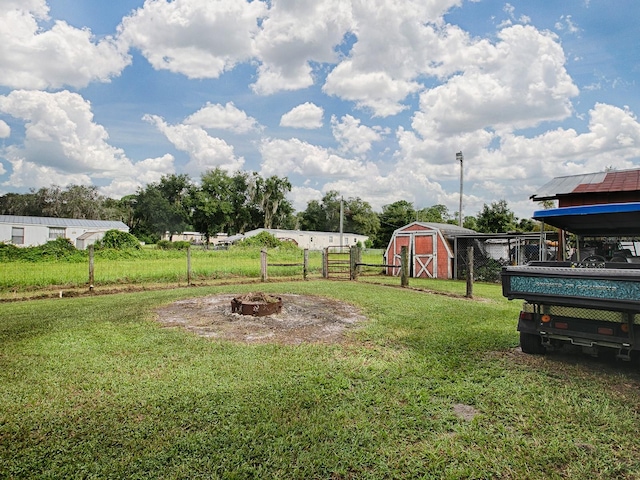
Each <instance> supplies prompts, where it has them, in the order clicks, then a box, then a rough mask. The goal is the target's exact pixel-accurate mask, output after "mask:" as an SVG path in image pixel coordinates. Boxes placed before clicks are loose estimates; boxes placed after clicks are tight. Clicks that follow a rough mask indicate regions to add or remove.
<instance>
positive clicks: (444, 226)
mask: <svg viewBox="0 0 640 480" xmlns="http://www.w3.org/2000/svg"><path fill="white" fill-rule="evenodd" d="M409 225H420V226H422V227H425V228H431V229H434V230H440V232H441V233H442V235H444V236H445V237H457V236H459V235H472V234H474V233H477V232H476V231H475V230H471V229H469V228H465V227H461V226H459V225H454V224H452V223H436V222H412V223H410V224H408V225H405V226H404V227H401V228H399V229H398V230H404V229H406V228H407V227H408V226H409ZM398 230H396V231H398Z"/></svg>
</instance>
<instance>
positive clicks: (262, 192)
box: [256, 175, 293, 228]
mask: <svg viewBox="0 0 640 480" xmlns="http://www.w3.org/2000/svg"><path fill="white" fill-rule="evenodd" d="M290 191H291V182H289V179H288V178H286V177H284V178H280V177H278V176H276V175H273V176H271V177H269V178H265V179H262V178H259V177H258V178H257V181H256V198H257V200H258V204H259V206H260V210H261V211H262V213H263V215H264V228H274V227H280V226H281V225H282V224H283V223H284V221H285V220H286V218H287V216H288V215H290V214H291V213H292V212H293V207H292V206H291V203H290V202H289V201H288V200H287V199H286V196H287V193H288V192H290Z"/></svg>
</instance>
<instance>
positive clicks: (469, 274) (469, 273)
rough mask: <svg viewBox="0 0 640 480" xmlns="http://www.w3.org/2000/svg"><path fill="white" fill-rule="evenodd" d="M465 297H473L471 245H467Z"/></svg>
mask: <svg viewBox="0 0 640 480" xmlns="http://www.w3.org/2000/svg"><path fill="white" fill-rule="evenodd" d="M467 298H473V247H467Z"/></svg>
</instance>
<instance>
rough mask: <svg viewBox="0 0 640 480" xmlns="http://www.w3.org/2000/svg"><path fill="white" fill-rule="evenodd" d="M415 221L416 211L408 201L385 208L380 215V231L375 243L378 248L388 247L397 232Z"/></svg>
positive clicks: (398, 202) (401, 201)
mask: <svg viewBox="0 0 640 480" xmlns="http://www.w3.org/2000/svg"><path fill="white" fill-rule="evenodd" d="M415 219H416V211H415V210H414V208H413V204H411V203H409V202H407V201H406V200H399V201H397V202H394V203H391V204H389V205H385V206H383V207H382V213H381V214H380V231H379V233H378V237H377V238H376V243H375V245H376V247H378V248H384V247H386V246H387V245H388V244H389V241H390V240H391V237H392V236H393V232H394V231H395V230H397V229H398V228H400V227H403V226H404V225H406V224H408V223H411V222H413V221H415Z"/></svg>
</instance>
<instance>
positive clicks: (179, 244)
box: [156, 240, 191, 250]
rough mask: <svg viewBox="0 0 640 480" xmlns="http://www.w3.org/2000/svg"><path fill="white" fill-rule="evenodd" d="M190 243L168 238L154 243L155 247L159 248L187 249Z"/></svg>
mask: <svg viewBox="0 0 640 480" xmlns="http://www.w3.org/2000/svg"><path fill="white" fill-rule="evenodd" d="M190 246H191V244H190V243H189V242H187V241H185V240H180V241H178V242H170V241H169V240H160V241H159V242H158V243H156V248H158V249H160V250H187V249H188V248H189V247H190Z"/></svg>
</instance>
